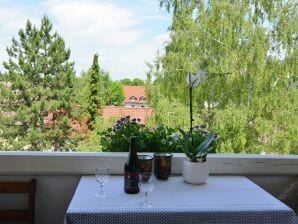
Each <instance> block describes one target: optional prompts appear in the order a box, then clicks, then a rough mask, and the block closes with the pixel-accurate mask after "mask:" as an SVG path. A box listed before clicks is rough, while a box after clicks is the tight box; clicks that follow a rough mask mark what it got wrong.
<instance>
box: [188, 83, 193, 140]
mask: <svg viewBox="0 0 298 224" xmlns="http://www.w3.org/2000/svg"><path fill="white" fill-rule="evenodd" d="M189 114H190V127H189V134H190V137H191V144H192V145H193V139H192V137H193V136H192V122H193V118H192V87H190V88H189Z"/></svg>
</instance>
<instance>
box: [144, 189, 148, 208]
mask: <svg viewBox="0 0 298 224" xmlns="http://www.w3.org/2000/svg"><path fill="white" fill-rule="evenodd" d="M144 203H145V204H146V205H148V192H147V191H146V192H145V200H144Z"/></svg>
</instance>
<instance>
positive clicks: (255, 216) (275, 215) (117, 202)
mask: <svg viewBox="0 0 298 224" xmlns="http://www.w3.org/2000/svg"><path fill="white" fill-rule="evenodd" d="M155 182H156V186H155V189H154V191H153V192H152V193H151V194H150V195H149V200H150V202H152V204H153V208H150V209H144V208H140V206H139V204H140V203H141V202H142V201H143V200H144V195H143V194H142V193H139V194H136V195H129V194H125V193H124V190H123V184H124V179H123V177H122V176H112V177H110V180H109V182H108V183H107V184H106V186H105V190H106V192H107V193H108V196H107V197H106V198H96V197H95V196H94V195H95V193H96V192H98V191H99V186H98V184H97V183H96V181H95V178H94V177H93V176H84V177H82V179H81V181H80V183H79V185H78V187H77V189H76V192H75V195H74V197H73V199H72V201H71V203H70V205H69V208H68V210H67V213H66V215H65V223H66V224H81V223H84V224H89V223H90V224H91V223H92V224H93V223H94V224H95V223H105V224H109V223H111V224H118V223H119V224H120V223H144V224H145V223H148V224H149V223H150V224H151V223H152V224H153V223H156V224H165V223H179V224H181V223H185V224H188V223H190V224H192V223H226V224H228V223H229V224H230V223H262V224H264V223H270V224H274V223H276V224H277V223H278V224H282V223H284V224H293V223H295V215H294V212H293V211H292V210H290V209H289V208H288V207H287V206H285V205H284V204H282V203H281V202H280V201H278V200H277V199H275V198H274V197H272V196H271V195H270V194H268V193H267V192H265V191H264V190H262V189H261V188H260V187H258V186H257V185H255V184H254V183H252V182H251V181H249V180H248V179H247V178H245V177H241V176H211V177H209V179H208V182H207V183H206V184H204V185H190V184H186V183H184V182H183V181H182V177H180V176H179V177H170V178H169V180H168V181H157V180H156V181H155Z"/></svg>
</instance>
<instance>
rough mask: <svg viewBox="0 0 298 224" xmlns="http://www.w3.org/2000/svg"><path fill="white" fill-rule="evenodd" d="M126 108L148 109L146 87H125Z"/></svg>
mask: <svg viewBox="0 0 298 224" xmlns="http://www.w3.org/2000/svg"><path fill="white" fill-rule="evenodd" d="M123 94H124V107H148V106H147V102H146V94H145V87H144V86H123Z"/></svg>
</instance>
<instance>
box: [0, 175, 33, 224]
mask: <svg viewBox="0 0 298 224" xmlns="http://www.w3.org/2000/svg"><path fill="white" fill-rule="evenodd" d="M35 189H36V180H35V179H32V180H30V181H28V182H23V181H22V182H21V181H13V182H0V193H27V194H28V209H24V210H0V221H27V222H28V223H29V224H34V205H35Z"/></svg>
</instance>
